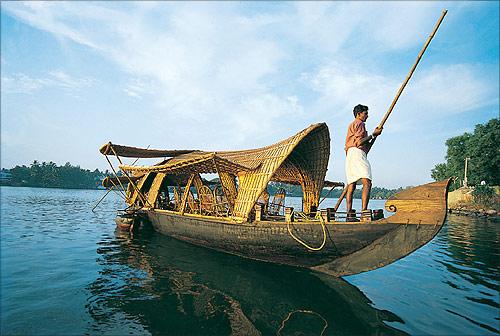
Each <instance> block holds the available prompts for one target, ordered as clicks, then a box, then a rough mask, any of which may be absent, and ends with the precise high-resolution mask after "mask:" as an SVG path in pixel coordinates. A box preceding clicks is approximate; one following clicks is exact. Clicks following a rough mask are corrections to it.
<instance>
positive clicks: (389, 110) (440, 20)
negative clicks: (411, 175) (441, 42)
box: [334, 9, 448, 211]
mask: <svg viewBox="0 0 500 336" xmlns="http://www.w3.org/2000/svg"><path fill="white" fill-rule="evenodd" d="M446 13H448V10H446V9H445V10H443V13H442V14H441V17H440V18H439V20H438V22H437V24H436V27H434V30H433V31H432V33H431V34H430V35H429V37H428V38H427V41H425V44H424V47H423V48H422V50H420V54H418V57H417V60H416V61H415V64H413V67H412V68H411V70H410V73H409V74H408V76H407V77H406V79H405V81H404V82H403V84H401V87H400V88H399V90H398V93H397V94H396V97H394V100H393V101H392V103H391V106H390V107H389V109H388V110H387V112H386V113H385V115H384V117H383V118H382V121H380V124H378V126H377V127H378V128H383V127H384V124H385V122H386V121H387V119H388V118H389V115H390V114H391V112H392V110H393V109H394V106H396V103H397V101H398V99H399V97H400V96H401V93H403V90H404V89H405V87H406V84H408V81H409V80H410V78H411V76H412V75H413V72H414V71H415V69H416V68H417V65H418V63H419V62H420V59H421V58H422V56H423V55H424V53H425V50H427V46H428V45H429V43H431V40H432V38H433V37H434V35H436V32H437V30H438V29H439V26H440V25H441V22H443V19H444V17H445V15H446ZM375 139H376V138H375ZM375 139H373V140H372V145H373V143H374V142H375ZM348 187H349V185H346V186H345V188H344V190H343V191H342V194H341V195H340V197H339V200H338V201H337V204H336V205H335V208H334V209H335V210H334V211H337V209H338V208H339V206H340V204H341V203H342V200H343V199H344V197H345V194H346V193H347V188H348Z"/></svg>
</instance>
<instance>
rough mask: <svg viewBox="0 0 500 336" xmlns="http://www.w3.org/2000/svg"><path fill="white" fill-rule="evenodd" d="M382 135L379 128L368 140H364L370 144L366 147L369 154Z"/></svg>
mask: <svg viewBox="0 0 500 336" xmlns="http://www.w3.org/2000/svg"><path fill="white" fill-rule="evenodd" d="M380 134H382V129H381V128H378V127H377V128H375V130H374V131H373V134H371V135H369V136H367V137H366V138H364V139H366V140H365V142H368V144H367V145H366V147H367V150H368V152H369V151H370V149H372V146H373V144H374V143H375V139H376V138H377V137H378V136H379V135H380Z"/></svg>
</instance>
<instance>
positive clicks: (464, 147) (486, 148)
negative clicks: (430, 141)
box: [431, 118, 500, 190]
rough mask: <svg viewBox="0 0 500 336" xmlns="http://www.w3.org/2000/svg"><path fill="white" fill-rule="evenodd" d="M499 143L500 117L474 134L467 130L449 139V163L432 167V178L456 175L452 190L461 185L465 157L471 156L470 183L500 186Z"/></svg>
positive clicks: (453, 176)
mask: <svg viewBox="0 0 500 336" xmlns="http://www.w3.org/2000/svg"><path fill="white" fill-rule="evenodd" d="M499 143H500V120H499V119H496V118H495V119H491V120H490V121H488V122H487V123H486V124H484V125H481V124H479V125H476V127H475V129H474V133H472V134H470V133H467V132H466V133H464V134H462V135H459V136H456V137H453V138H450V139H448V140H446V146H447V147H448V149H447V152H446V163H439V164H437V165H436V166H435V167H434V169H432V172H431V176H432V178H433V179H434V180H436V181H439V180H444V179H447V178H453V179H454V183H453V184H452V186H451V190H455V189H457V188H459V187H460V186H461V182H462V181H463V179H464V172H465V169H464V162H465V158H470V160H469V162H468V169H467V171H468V173H467V179H468V183H469V184H470V185H479V184H480V183H481V181H485V182H486V184H488V185H500V169H499V167H500V151H499V150H498V144H499Z"/></svg>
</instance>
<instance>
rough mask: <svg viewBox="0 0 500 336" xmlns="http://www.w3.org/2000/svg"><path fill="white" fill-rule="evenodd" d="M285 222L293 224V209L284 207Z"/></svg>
mask: <svg viewBox="0 0 500 336" xmlns="http://www.w3.org/2000/svg"><path fill="white" fill-rule="evenodd" d="M285 221H286V222H288V223H291V222H293V207H285Z"/></svg>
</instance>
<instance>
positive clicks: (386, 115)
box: [377, 9, 448, 128]
mask: <svg viewBox="0 0 500 336" xmlns="http://www.w3.org/2000/svg"><path fill="white" fill-rule="evenodd" d="M446 13H448V10H446V9H445V10H443V13H442V14H441V17H440V18H439V20H438V22H437V24H436V26H435V27H434V30H433V31H432V33H431V34H430V35H429V37H428V38H427V41H426V42H425V44H424V47H423V48H422V50H420V54H418V57H417V60H416V61H415V64H413V67H412V68H411V70H410V73H409V74H408V76H407V77H406V79H405V81H404V82H403V84H401V87H400V88H399V90H398V93H397V94H396V97H394V100H393V101H392V103H391V106H390V107H389V109H388V110H387V112H386V113H385V115H384V117H383V118H382V121H380V124H379V125H378V126H377V127H378V128H383V127H384V124H385V122H386V121H387V118H389V115H390V114H391V112H392V110H393V109H394V106H395V105H396V103H397V101H398V99H399V97H400V96H401V93H403V90H404V88H405V87H406V84H408V81H409V80H410V78H411V76H412V75H413V72H414V71H415V69H416V68H417V65H418V63H419V62H420V59H421V58H422V56H423V55H424V53H425V50H426V49H427V46H428V45H429V43H431V40H432V38H433V37H434V35H436V32H437V30H438V28H439V26H440V25H441V22H443V19H444V17H445V15H446Z"/></svg>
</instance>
